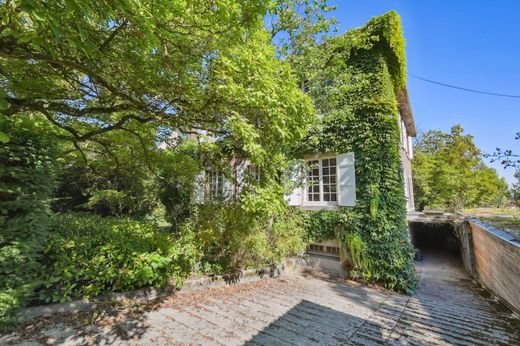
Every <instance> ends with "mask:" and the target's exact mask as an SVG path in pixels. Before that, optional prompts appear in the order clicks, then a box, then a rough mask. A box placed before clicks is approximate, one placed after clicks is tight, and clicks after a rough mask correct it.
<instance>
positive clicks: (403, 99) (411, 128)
mask: <svg viewBox="0 0 520 346" xmlns="http://www.w3.org/2000/svg"><path fill="white" fill-rule="evenodd" d="M397 103H398V108H399V113H401V119H403V122H404V125H405V126H406V131H407V132H408V135H409V136H411V137H415V136H417V130H416V129H415V121H414V120H413V112H412V107H411V106H410V98H409V97H408V90H407V89H406V88H404V89H401V90H400V91H399V92H398V94H397Z"/></svg>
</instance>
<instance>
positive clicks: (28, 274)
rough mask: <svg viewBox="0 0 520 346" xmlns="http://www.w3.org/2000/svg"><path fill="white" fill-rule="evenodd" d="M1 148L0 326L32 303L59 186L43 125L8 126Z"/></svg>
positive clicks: (16, 122) (17, 121) (25, 121)
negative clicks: (53, 200)
mask: <svg viewBox="0 0 520 346" xmlns="http://www.w3.org/2000/svg"><path fill="white" fill-rule="evenodd" d="M0 125H3V126H0V130H3V131H5V132H7V133H8V134H9V142H8V143H5V144H1V145H0V211H1V212H0V230H1V232H0V326H1V325H3V324H4V323H6V322H8V321H9V320H10V318H11V315H12V313H13V312H14V311H15V310H16V309H17V308H19V307H21V306H23V305H24V304H25V303H26V302H27V300H28V299H30V298H31V295H32V292H33V289H34V287H35V286H37V285H38V281H37V280H36V277H37V273H38V272H39V271H40V269H41V265H40V261H39V260H40V254H41V250H42V249H43V247H44V244H45V241H46V239H47V236H48V232H49V225H50V220H49V215H50V209H49V203H50V196H51V193H52V191H53V189H54V186H55V184H54V183H55V171H56V160H55V145H54V141H53V140H52V139H51V138H50V137H49V136H48V135H45V133H44V132H42V129H41V126H40V125H41V124H38V123H37V122H36V121H35V120H34V119H32V118H29V117H26V118H24V119H23V120H22V119H18V118H14V119H11V120H9V121H4V122H3V124H2V118H1V115H0Z"/></svg>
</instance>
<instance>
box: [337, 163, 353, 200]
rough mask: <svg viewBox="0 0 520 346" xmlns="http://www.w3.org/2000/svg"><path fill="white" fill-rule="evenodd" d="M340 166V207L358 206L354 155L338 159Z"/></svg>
mask: <svg viewBox="0 0 520 346" xmlns="http://www.w3.org/2000/svg"><path fill="white" fill-rule="evenodd" d="M336 161H337V166H338V205H340V206H350V207H353V206H355V205H356V170H355V166H354V153H346V154H340V155H338V156H337V157H336Z"/></svg>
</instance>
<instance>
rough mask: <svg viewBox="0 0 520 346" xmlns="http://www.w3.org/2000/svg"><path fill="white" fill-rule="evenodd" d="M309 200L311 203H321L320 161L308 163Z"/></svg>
mask: <svg viewBox="0 0 520 346" xmlns="http://www.w3.org/2000/svg"><path fill="white" fill-rule="evenodd" d="M307 165H308V170H307V200H308V201H309V202H319V201H320V161H319V160H311V161H307Z"/></svg>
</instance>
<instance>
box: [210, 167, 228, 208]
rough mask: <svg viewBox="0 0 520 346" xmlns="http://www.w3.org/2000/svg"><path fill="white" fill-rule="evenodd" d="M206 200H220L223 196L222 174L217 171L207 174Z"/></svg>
mask: <svg viewBox="0 0 520 346" xmlns="http://www.w3.org/2000/svg"><path fill="white" fill-rule="evenodd" d="M207 177H208V180H207V182H208V199H209V200H210V201H215V200H221V199H222V197H223V195H224V174H223V173H222V172H221V171H218V170H211V171H208V172H207Z"/></svg>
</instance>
